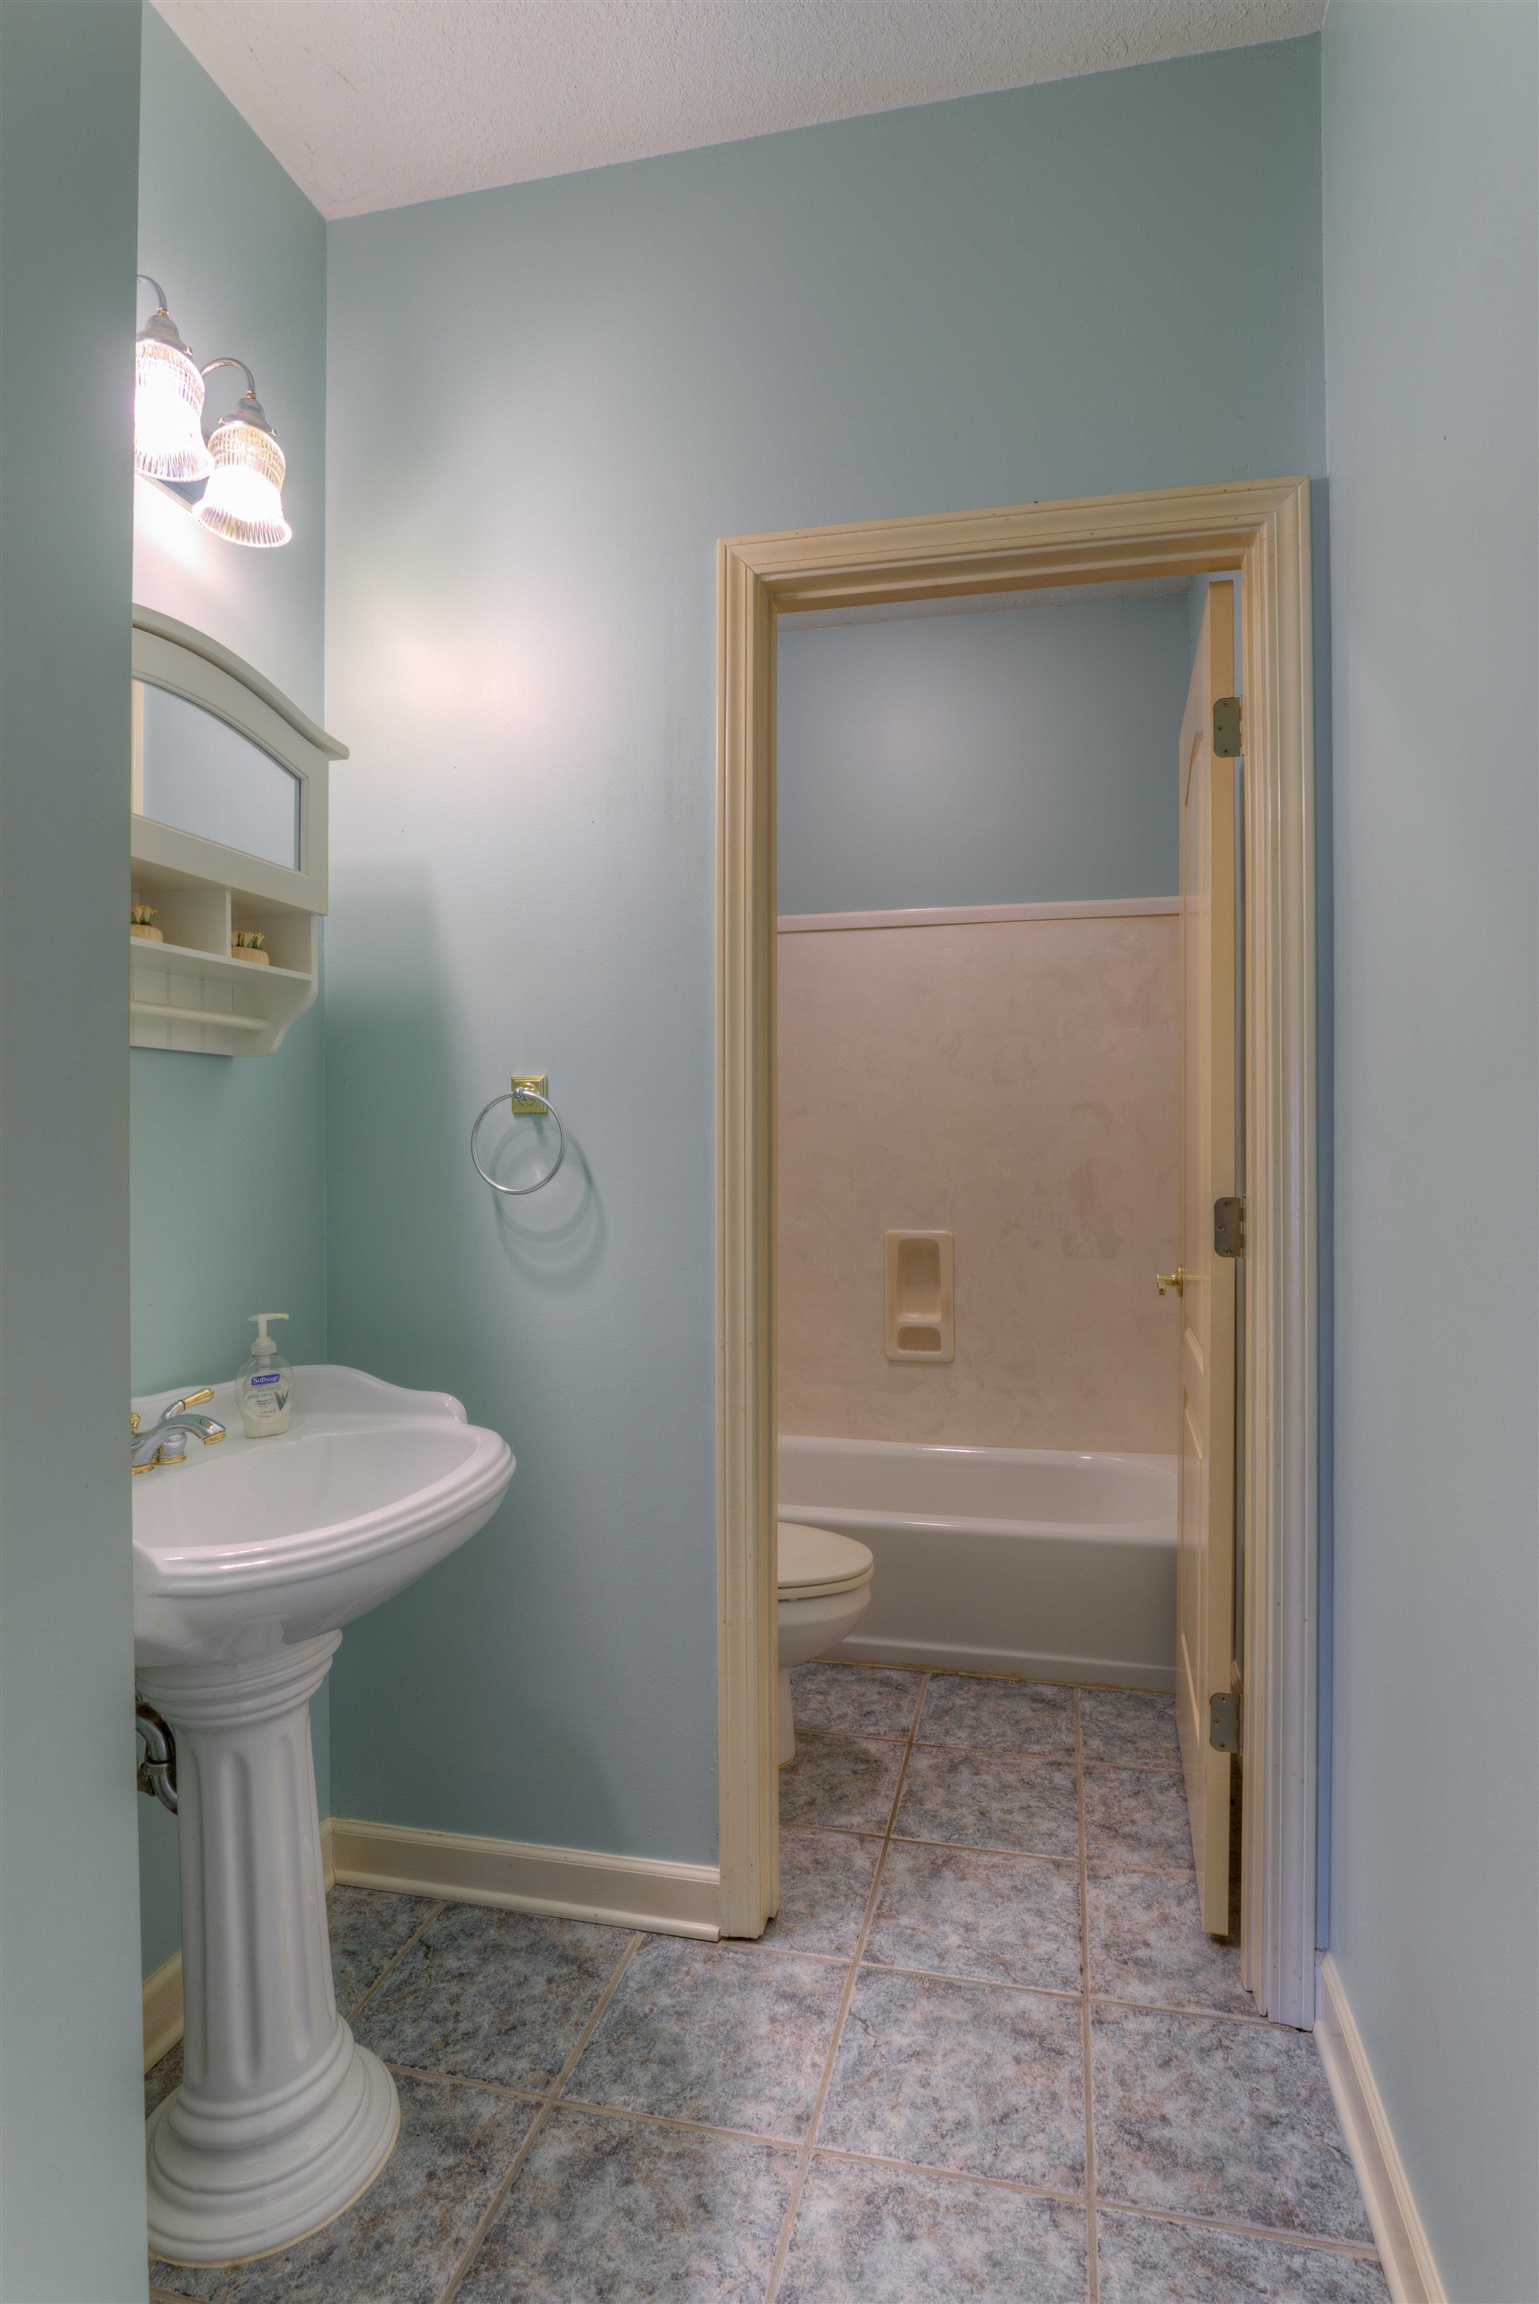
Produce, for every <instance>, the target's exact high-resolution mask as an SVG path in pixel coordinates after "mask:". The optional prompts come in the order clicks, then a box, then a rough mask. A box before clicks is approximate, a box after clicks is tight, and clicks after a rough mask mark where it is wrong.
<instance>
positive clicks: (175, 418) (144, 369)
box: [134, 272, 294, 547]
mask: <svg viewBox="0 0 1539 2304" xmlns="http://www.w3.org/2000/svg"><path fill="white" fill-rule="evenodd" d="M139 278H140V279H141V280H143V281H144V282H145V283H146V284H147V285H148V286H149V287H151V288H153V289H154V291H155V295H156V298H157V300H158V301H157V307H156V310H155V311H154V312H153V313H152V314H151V315H150V318H149V319H148V320H147V321H146V322H145V324H144V326H143V328H141V329H140V331H139V334H138V337H137V339H136V341H135V345H134V467H135V469H136V471H139V472H142V473H143V474H144V475H145V477H146V478H147V479H150V480H161V481H165V482H167V483H168V484H169V485H170V486H171V488H172V489H174V490H176V491H179V492H183V502H184V503H193V504H194V506H195V510H196V513H197V517H198V520H199V521H200V522H201V524H202V525H203V527H205V528H207V529H208V530H209V532H210V534H211V535H214V536H222V537H223V538H224V539H225V541H226V542H227V543H230V544H251V545H256V546H259V547H261V546H271V545H276V544H287V542H288V541H289V538H290V537H291V536H292V535H293V533H294V531H293V529H292V528H291V527H290V526H289V524H288V522H287V520H285V518H284V516H283V494H282V490H283V480H284V473H285V470H286V466H285V463H284V456H283V450H282V449H281V448H280V447H279V445H278V439H277V435H276V433H275V432H274V431H273V428H272V426H271V424H270V423H269V422H268V420H267V416H266V413H265V411H264V410H263V407H262V404H261V402H260V401H259V400H258V398H257V396H256V379H255V378H254V377H253V375H252V373H251V370H250V369H249V368H248V367H247V366H246V363H245V361H244V360H234V359H230V358H220V359H218V360H210V361H209V363H208V365H207V367H205V368H199V366H198V364H197V362H196V361H195V360H194V358H193V356H192V348H191V346H190V345H188V344H185V343H183V341H182V338H181V335H180V333H179V332H178V329H177V326H176V323H175V321H174V320H173V319H172V318H171V315H170V314H169V312H168V311H167V310H166V293H165V290H164V289H163V288H162V287H161V285H160V283H159V281H158V280H152V279H151V278H150V275H149V274H148V273H147V272H141V273H140V274H139ZM216 368H238V369H239V370H240V372H241V374H242V375H243V376H244V377H245V379H246V389H245V391H244V393H243V394H242V395H241V397H240V399H239V400H238V401H237V402H236V405H235V406H234V408H233V409H232V410H231V411H230V413H229V414H228V415H227V416H221V417H220V419H219V421H218V423H217V424H215V425H214V427H213V429H212V431H211V432H209V434H208V436H207V437H206V438H205V436H204V430H203V401H204V394H205V390H206V381H205V380H206V379H207V378H208V377H210V376H212V375H213V373H214V370H215V369H216ZM205 482H206V483H207V485H206V486H205V487H204V489H203V494H202V496H201V498H198V499H194V498H193V496H192V494H191V490H192V489H194V488H196V487H198V486H199V485H200V484H202V483H205Z"/></svg>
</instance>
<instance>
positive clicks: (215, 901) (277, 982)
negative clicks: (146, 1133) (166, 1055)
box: [129, 606, 347, 1056]
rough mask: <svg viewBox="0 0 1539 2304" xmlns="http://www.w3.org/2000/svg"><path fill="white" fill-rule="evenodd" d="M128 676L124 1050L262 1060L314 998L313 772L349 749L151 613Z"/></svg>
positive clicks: (187, 632) (245, 671) (198, 637)
mask: <svg viewBox="0 0 1539 2304" xmlns="http://www.w3.org/2000/svg"><path fill="white" fill-rule="evenodd" d="M133 672H134V690H133V697H134V708H133V839H132V853H133V906H134V911H133V914H132V915H131V917H132V918H133V919H134V920H135V921H137V922H138V923H139V925H138V927H137V928H132V927H131V928H130V932H129V962H130V967H129V977H130V991H129V1041H130V1045H131V1046H133V1047H135V1048H170V1049H176V1050H179V1051H181V1052H182V1053H183V1054H186V1055H194V1056H267V1055H271V1053H272V1051H273V1050H274V1049H275V1048H276V1047H277V1046H278V1044H279V1042H280V1041H281V1040H282V1038H283V1035H284V1033H285V1032H286V1031H287V1030H288V1028H289V1026H290V1025H291V1024H292V1023H293V1021H294V1019H295V1017H296V1016H301V1015H303V1013H304V1011H305V1010H306V1009H307V1008H308V1007H309V1006H310V1004H311V1002H312V1001H313V1000H314V998H315V995H316V991H317V989H318V976H317V961H318V949H317V947H318V937H317V933H316V921H317V919H318V918H319V917H320V915H321V914H323V913H324V912H325V910H326V773H327V768H328V766H329V764H330V762H331V761H333V760H345V759H346V758H347V748H346V746H345V745H342V744H339V743H338V742H337V740H336V738H335V737H334V736H328V735H327V733H326V731H325V729H324V728H318V727H317V726H316V724H315V722H314V721H313V720H310V719H308V718H307V717H306V716H305V714H304V713H303V712H301V711H300V709H299V707H298V706H297V705H296V704H291V703H290V702H289V699H288V698H287V697H286V696H285V695H283V694H282V692H281V691H280V690H279V689H277V688H275V687H274V686H273V684H272V682H271V681H270V680H266V679H264V678H263V676H262V674H261V673H260V672H257V671H255V670H254V669H253V667H252V666H251V665H249V664H246V663H243V662H242V660H241V658H240V657H239V656H236V655H234V654H233V653H232V652H231V650H229V649H228V648H225V647H223V646H222V645H221V644H220V642H219V641H217V640H211V639H210V638H209V637H208V636H207V635H206V634H205V633H202V632H197V631H194V630H193V628H192V626H191V625H188V624H180V623H178V622H177V620H176V618H175V617H173V616H163V615H161V614H160V613H159V611H158V610H156V609H153V608H140V607H137V606H136V607H135V609H134V653H133ZM146 928H148V929H150V930H151V933H150V934H148V935H146V934H145V933H144V930H145V929H146ZM243 954H244V956H242V955H243ZM258 955H260V956H258Z"/></svg>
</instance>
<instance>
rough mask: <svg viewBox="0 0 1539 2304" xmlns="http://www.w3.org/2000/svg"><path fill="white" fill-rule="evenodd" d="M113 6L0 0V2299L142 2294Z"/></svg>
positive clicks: (121, 344)
mask: <svg viewBox="0 0 1539 2304" xmlns="http://www.w3.org/2000/svg"><path fill="white" fill-rule="evenodd" d="M138 50H139V15H138V9H137V7H136V6H133V5H127V4H124V0H76V5H75V6H73V7H68V8H61V7H57V6H54V5H51V4H49V0H9V4H8V5H7V6H5V7H4V8H3V9H0V311H3V313H4V314H5V326H4V331H3V335H0V434H3V437H4V441H5V450H6V453H5V463H4V471H3V486H0V1166H3V1170H4V1177H5V1193H4V1201H3V1207H0V1462H3V1467H4V1496H3V1507H4V1508H3V1511H0V1641H3V1650H0V1692H3V1712H0V1770H3V1796H0V2164H3V2167H4V2188H3V2193H0V2201H3V2212H0V2213H3V2222H0V2298H3V2299H4V2304H125V2299H127V2298H129V2297H131V2296H135V2295H138V2296H142V2295H143V2294H144V2161H143V2146H142V2143H141V2137H142V2129H141V2126H140V2121H141V2119H142V2099H141V2097H140V2092H139V2046H140V2029H139V1996H138V1988H137V1987H138V1969H137V1952H138V1944H137V1929H136V1925H135V1916H134V1808H135V1801H136V1795H135V1792H134V1777H133V1771H134V1737H133V1590H132V1570H131V1559H132V1554H131V1549H130V1544H129V1517H128V1482H127V1480H126V1479H125V1477H124V1465H123V1451H122V1438H123V1433H124V1429H125V1421H124V1420H125V1413H126V1403H127V1398H128V1261H127V1253H126V1242H127V1216H128V1125H127V1103H128V1076H127V1075H128V1067H127V1063H126V1061H125V1047H124V1041H125V1033H124V1022H123V1020H124V1016H125V1013H126V1010H127V1001H128V977H127V966H126V950H127V939H126V938H125V937H124V935H123V914H122V903H123V898H124V894H125V892H126V885H127V881H126V872H125V859H126V856H127V851H128V784H127V778H126V776H125V775H124V773H123V763H124V762H125V761H126V759H127V757H128V741H129V727H128V666H129V657H128V615H127V593H128V569H129V551H130V534H129V470H130V461H129V459H130V408H131V395H132V381H133V363H132V355H131V350H130V340H131V337H132V332H133V301H132V282H131V275H132V272H133V260H134V167H135V148H136V144H137V139H138V117H137V107H136V104H135V98H134V90H135V86H136V79H137V71H138Z"/></svg>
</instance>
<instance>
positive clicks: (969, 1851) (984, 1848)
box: [892, 1832, 1079, 1868]
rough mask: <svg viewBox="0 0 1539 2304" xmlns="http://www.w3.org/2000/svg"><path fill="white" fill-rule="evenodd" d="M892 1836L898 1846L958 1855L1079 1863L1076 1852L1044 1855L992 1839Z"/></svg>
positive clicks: (902, 1833) (1023, 1860) (910, 1834)
mask: <svg viewBox="0 0 1539 2304" xmlns="http://www.w3.org/2000/svg"><path fill="white" fill-rule="evenodd" d="M892 1837H893V1839H894V1840H896V1842H897V1843H898V1846H899V1847H900V1848H949V1849H952V1850H954V1851H955V1853H956V1854H957V1855H958V1856H1018V1857H1019V1858H1020V1859H1021V1861H1022V1862H1023V1863H1026V1864H1072V1865H1074V1866H1075V1867H1076V1868H1078V1865H1079V1857H1078V1855H1077V1854H1075V1855H1073V1856H1044V1855H1043V1854H1042V1853H1041V1851H1040V1850H1039V1849H1036V1848H1000V1847H996V1846H995V1845H994V1843H993V1842H992V1841H990V1842H984V1841H981V1840H923V1839H921V1838H920V1837H919V1835H918V1834H917V1833H914V1832H894V1833H893V1835H892Z"/></svg>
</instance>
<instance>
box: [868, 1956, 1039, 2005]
mask: <svg viewBox="0 0 1539 2304" xmlns="http://www.w3.org/2000/svg"><path fill="white" fill-rule="evenodd" d="M860 1964H861V1967H862V1968H863V1969H864V1970H866V1971H867V1972H868V1973H869V1974H870V1975H872V1976H915V1977H919V1978H921V1979H922V1980H923V1981H924V1982H925V1983H928V1984H962V1985H965V1986H966V1987H967V1989H968V1991H969V1992H1017V1993H1021V1994H1024V1995H1025V1996H1026V1997H1028V1998H1030V1999H1033V2000H1079V1999H1082V1998H1083V1997H1084V1995H1083V1994H1082V1993H1079V1992H1073V1991H1070V1990H1068V1989H1067V1988H1066V1987H1062V1986H1060V1985H1057V1984H1017V1983H1014V1982H1013V1981H1012V1980H1011V1979H1010V1978H1008V1977H1005V1976H968V1975H965V1974H963V1973H962V1972H960V1971H959V1970H957V1969H953V1968H909V1967H900V1966H899V1964H898V1962H897V1961H895V1960H866V1959H862V1961H861V1963H860Z"/></svg>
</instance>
